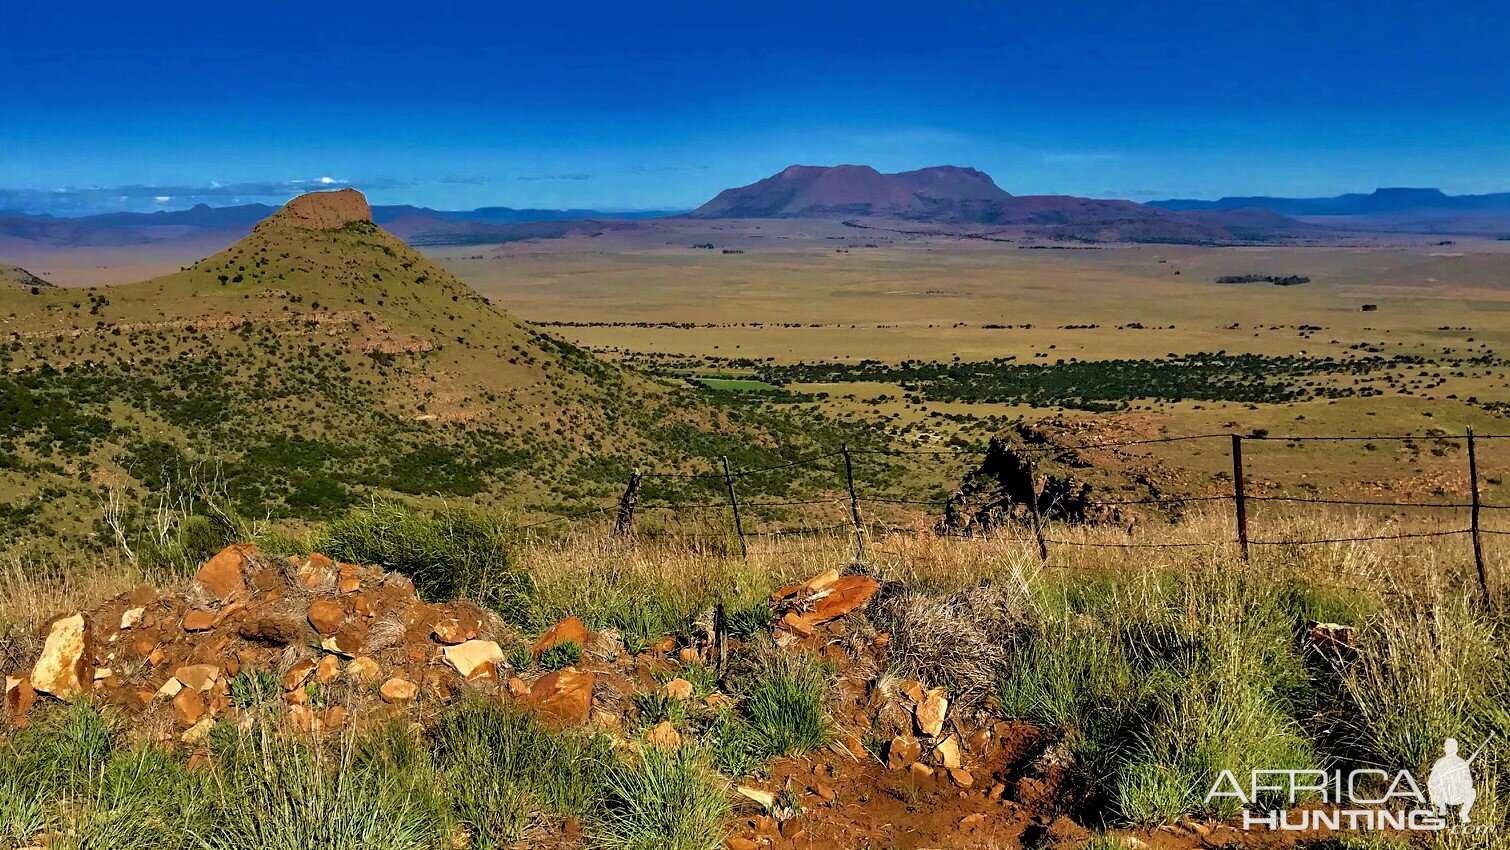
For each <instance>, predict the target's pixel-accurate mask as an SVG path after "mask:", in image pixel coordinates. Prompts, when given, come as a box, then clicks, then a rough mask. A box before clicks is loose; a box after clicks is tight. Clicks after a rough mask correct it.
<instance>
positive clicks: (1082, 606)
mask: <svg viewBox="0 0 1510 850" xmlns="http://www.w3.org/2000/svg"><path fill="white" fill-rule="evenodd" d="M1040 608H1041V611H1040V613H1039V617H1040V618H1041V619H1042V621H1043V622H1044V623H1045V625H1044V626H1043V627H1042V629H1041V631H1040V633H1038V634H1037V635H1036V636H1035V637H1033V638H1032V639H1030V640H1028V641H1026V642H1025V643H1024V644H1023V645H1022V646H1021V647H1020V648H1019V649H1018V650H1016V651H1015V652H1014V654H1013V657H1012V659H1011V662H1010V664H1009V668H1008V671H1007V673H1006V675H1005V676H1003V678H1002V681H1001V683H1000V685H999V687H998V692H997V696H998V699H999V701H1000V704H1001V708H1002V711H1003V713H1005V714H1006V715H1007V716H1009V717H1016V718H1021V719H1024V720H1029V721H1031V722H1033V723H1035V724H1037V725H1039V726H1041V727H1043V728H1045V729H1048V730H1051V731H1053V732H1055V733H1057V734H1058V735H1060V736H1061V737H1062V740H1063V745H1064V747H1065V749H1066V751H1067V753H1068V755H1069V756H1070V757H1071V761H1072V765H1073V767H1072V770H1073V771H1074V772H1075V773H1076V774H1077V776H1078V777H1079V779H1080V780H1081V782H1082V783H1083V784H1085V785H1086V786H1087V787H1088V788H1089V789H1090V791H1091V793H1092V794H1093V795H1094V796H1095V797H1097V798H1100V799H1104V800H1107V801H1108V802H1109V803H1110V804H1111V807H1112V809H1113V811H1114V813H1115V814H1116V815H1118V816H1119V817H1121V818H1122V819H1124V820H1127V821H1132V822H1135V823H1149V824H1155V823H1166V822H1169V821H1171V820H1174V819H1176V818H1178V817H1180V816H1182V815H1185V814H1191V813H1194V814H1201V815H1208V816H1217V817H1227V816H1231V815H1232V814H1233V813H1234V812H1233V810H1232V806H1231V805H1230V803H1231V802H1232V801H1230V800H1229V801H1223V802H1221V803H1218V804H1215V805H1213V806H1212V807H1209V808H1208V807H1207V806H1206V805H1205V804H1204V802H1203V800H1204V797H1205V791H1206V790H1207V788H1209V786H1210V783H1211V781H1212V780H1213V779H1214V777H1215V776H1216V775H1217V774H1218V773H1219V772H1220V771H1221V770H1232V771H1234V772H1235V773H1237V774H1239V775H1242V774H1244V773H1246V772H1247V771H1248V770H1251V769H1254V768H1267V769H1275V770H1282V769H1309V768H1315V767H1317V766H1318V765H1319V757H1318V756H1317V754H1316V753H1315V752H1314V748H1313V746H1312V745H1311V743H1310V742H1309V741H1308V740H1307V739H1306V738H1305V736H1304V735H1303V732H1302V728H1301V726H1300V723H1299V722H1298V715H1299V713H1300V711H1301V705H1302V703H1303V702H1304V700H1303V698H1302V697H1303V696H1304V694H1305V692H1306V691H1307V689H1308V688H1309V687H1310V685H1309V683H1308V681H1307V678H1306V676H1307V670H1306V667H1305V663H1304V661H1303V659H1302V658H1301V655H1300V652H1299V651H1298V649H1297V647H1296V643H1295V637H1296V636H1295V628H1294V621H1293V616H1294V615H1293V613H1292V611H1291V609H1289V608H1287V606H1286V604H1285V599H1284V597H1283V596H1282V594H1280V593H1279V592H1278V591H1277V589H1276V586H1275V585H1274V584H1272V583H1270V582H1268V581H1266V580H1264V579H1262V578H1261V577H1253V578H1245V577H1243V576H1240V575H1233V574H1228V573H1222V574H1213V575H1207V576H1188V577H1183V578H1180V579H1171V578H1167V577H1166V578H1160V579H1155V580H1148V581H1141V582H1107V581H1098V582H1080V583H1076V584H1074V585H1071V586H1070V587H1068V588H1067V589H1066V590H1065V593H1064V596H1063V598H1062V599H1060V600H1058V601H1057V602H1056V601H1049V600H1040Z"/></svg>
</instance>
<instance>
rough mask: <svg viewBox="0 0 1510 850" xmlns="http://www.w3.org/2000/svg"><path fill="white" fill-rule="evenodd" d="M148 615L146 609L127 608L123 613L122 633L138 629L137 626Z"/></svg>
mask: <svg viewBox="0 0 1510 850" xmlns="http://www.w3.org/2000/svg"><path fill="white" fill-rule="evenodd" d="M145 613H147V609H146V608H141V607H137V608H127V609H126V610H125V611H122V612H121V631H125V630H126V629H134V628H136V624H137V623H140V622H141V621H142V615H143V614H145Z"/></svg>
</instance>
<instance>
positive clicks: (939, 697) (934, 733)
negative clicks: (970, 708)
mask: <svg viewBox="0 0 1510 850" xmlns="http://www.w3.org/2000/svg"><path fill="white" fill-rule="evenodd" d="M948 713H949V698H948V697H947V696H945V695H944V689H943V688H931V689H929V691H928V693H926V694H924V695H923V699H922V700H921V701H919V702H918V704H917V708H915V709H913V712H912V716H913V718H914V719H915V720H916V721H917V725H918V731H919V732H921V733H922V734H924V735H927V736H928V737H930V738H937V737H938V736H939V735H941V734H943V731H944V718H945V717H946V716H947V715H948Z"/></svg>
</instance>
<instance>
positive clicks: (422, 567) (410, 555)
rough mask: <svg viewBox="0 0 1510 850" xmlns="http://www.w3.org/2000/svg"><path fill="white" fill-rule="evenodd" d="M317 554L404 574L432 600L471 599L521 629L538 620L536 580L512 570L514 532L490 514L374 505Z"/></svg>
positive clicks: (338, 524)
mask: <svg viewBox="0 0 1510 850" xmlns="http://www.w3.org/2000/svg"><path fill="white" fill-rule="evenodd" d="M315 548H316V549H317V550H319V551H321V552H324V553H325V554H326V555H329V556H330V557H332V558H336V559H338V560H343V561H349V562H352V563H359V564H373V565H376V566H380V567H383V568H385V569H389V570H394V571H396V572H400V573H403V574H404V575H406V576H408V577H409V578H410V579H411V580H413V581H414V586H415V588H416V589H417V590H418V591H419V592H420V595H422V596H424V597H425V598H427V599H431V600H449V599H456V598H461V597H465V598H470V599H474V600H476V601H478V602H479V603H481V604H484V605H488V606H491V607H492V608H494V609H495V610H497V611H498V613H499V614H501V615H502V616H503V617H504V619H506V620H508V621H510V622H512V623H515V624H526V623H529V622H531V621H532V619H534V618H533V617H532V611H531V607H530V606H531V602H532V600H533V596H532V594H531V587H530V582H529V577H528V576H527V575H525V574H524V573H522V572H520V571H519V570H517V569H514V568H512V567H511V566H510V564H509V556H508V553H509V537H508V532H507V528H506V527H505V526H504V525H503V524H502V523H501V522H499V521H497V520H494V519H492V518H490V517H488V516H485V515H483V514H479V513H475V512H472V511H466V510H461V509H456V508H448V509H445V510H441V511H437V512H435V513H432V514H421V513H419V512H417V511H415V510H414V509H412V508H409V507H407V506H405V505H402V504H399V503H397V502H374V503H372V504H370V505H367V506H365V507H360V508H357V509H355V510H353V511H351V512H350V513H348V514H347V515H346V516H344V517H342V518H340V519H338V520H336V521H335V522H332V523H331V524H330V525H329V527H327V528H326V529H325V531H324V533H323V534H320V535H319V536H317V537H316V539H315Z"/></svg>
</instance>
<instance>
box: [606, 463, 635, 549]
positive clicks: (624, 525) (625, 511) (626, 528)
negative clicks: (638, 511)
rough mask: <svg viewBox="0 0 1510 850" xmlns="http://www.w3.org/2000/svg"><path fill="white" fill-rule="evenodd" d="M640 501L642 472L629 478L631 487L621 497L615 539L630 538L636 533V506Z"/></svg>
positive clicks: (614, 529)
mask: <svg viewBox="0 0 1510 850" xmlns="http://www.w3.org/2000/svg"><path fill="white" fill-rule="evenodd" d="M639 501H640V471H639V470H638V469H636V470H635V471H634V472H633V473H632V474H631V475H630V476H629V486H628V487H626V488H624V495H623V496H620V497H619V518H618V519H617V520H615V521H614V524H613V536H614V537H628V536H629V535H630V534H633V533H634V506H635V505H636V504H638V503H639Z"/></svg>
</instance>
